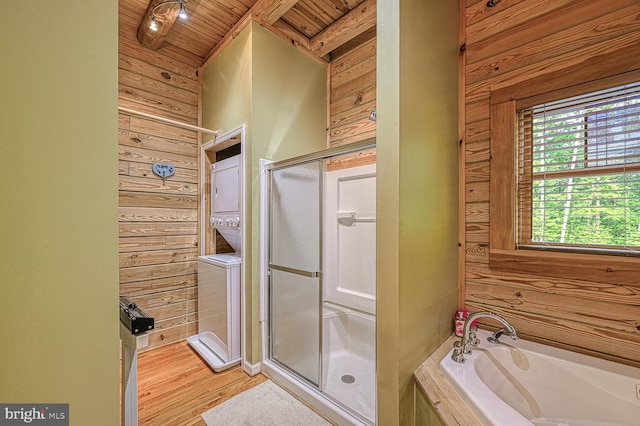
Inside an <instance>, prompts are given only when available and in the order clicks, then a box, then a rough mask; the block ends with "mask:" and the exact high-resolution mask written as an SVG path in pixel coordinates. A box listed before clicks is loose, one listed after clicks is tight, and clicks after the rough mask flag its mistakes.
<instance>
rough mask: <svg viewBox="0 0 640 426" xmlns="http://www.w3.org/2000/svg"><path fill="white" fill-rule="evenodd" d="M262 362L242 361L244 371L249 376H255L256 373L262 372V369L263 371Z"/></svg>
mask: <svg viewBox="0 0 640 426" xmlns="http://www.w3.org/2000/svg"><path fill="white" fill-rule="evenodd" d="M261 367H262V363H260V362H259V363H257V364H250V363H248V362H247V361H246V360H244V361H243V363H242V371H244V372H245V373H247V374H248V375H249V376H251V377H253V376H255V375H256V374H258V373H260V371H262V368H261Z"/></svg>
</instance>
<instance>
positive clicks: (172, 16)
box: [138, 0, 186, 50]
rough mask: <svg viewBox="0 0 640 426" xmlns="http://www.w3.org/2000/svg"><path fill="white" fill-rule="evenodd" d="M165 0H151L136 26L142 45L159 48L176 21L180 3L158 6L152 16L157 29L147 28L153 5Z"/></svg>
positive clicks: (154, 48)
mask: <svg viewBox="0 0 640 426" xmlns="http://www.w3.org/2000/svg"><path fill="white" fill-rule="evenodd" d="M165 1H166V0H151V2H150V3H149V6H148V7H147V10H146V11H145V12H144V16H143V18H142V21H141V22H140V26H139V27H138V41H139V42H140V44H141V45H142V46H144V47H148V48H149V49H152V50H158V49H159V48H160V46H161V45H162V42H164V39H165V38H166V37H167V34H169V30H171V27H172V26H173V23H174V22H175V21H176V18H177V17H178V13H180V5H179V4H178V3H170V4H167V5H164V6H160V7H159V8H158V9H157V10H156V11H155V12H154V13H153V16H154V17H155V18H156V26H157V27H158V30H157V31H153V30H152V29H151V28H149V25H150V24H151V11H152V10H153V8H154V7H156V6H157V5H159V4H160V3H164V2H165ZM185 3H186V2H185Z"/></svg>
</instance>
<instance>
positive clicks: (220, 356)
mask: <svg viewBox="0 0 640 426" xmlns="http://www.w3.org/2000/svg"><path fill="white" fill-rule="evenodd" d="M240 265H241V260H240V257H239V256H236V255H234V254H212V255H207V256H200V257H198V334H196V335H194V336H191V337H189V338H188V339H187V341H188V342H189V344H190V345H191V347H192V348H193V349H194V350H195V351H196V352H198V354H199V355H200V356H201V357H202V358H203V359H204V360H205V361H206V362H207V363H208V364H209V365H210V366H211V368H213V370H214V371H216V372H219V371H223V370H226V369H228V368H230V367H233V366H235V365H238V364H239V363H240Z"/></svg>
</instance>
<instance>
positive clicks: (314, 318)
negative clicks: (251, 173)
mask: <svg viewBox="0 0 640 426" xmlns="http://www.w3.org/2000/svg"><path fill="white" fill-rule="evenodd" d="M321 184H322V161H312V162H307V163H303V164H297V165H292V166H286V167H282V168H276V169H273V170H271V179H270V222H271V224H270V225H271V226H270V248H269V270H268V273H269V358H270V359H271V360H274V361H276V362H277V363H279V364H280V365H282V366H284V367H286V368H287V369H289V370H290V371H292V372H293V373H295V374H296V375H297V376H299V377H301V378H303V379H305V380H306V381H308V382H309V383H311V384H313V385H315V386H316V387H319V381H320V374H321V372H320V367H321V365H322V364H321V361H322V360H321V343H322V342H321V340H320V336H321V324H322V321H320V313H321V304H322V300H321V295H322V291H321V290H322V278H321V253H322V251H321V244H322V242H321V237H320V236H321V235H322V229H321V223H322V220H321V209H322V205H321V200H322V189H321V188H322V186H321Z"/></svg>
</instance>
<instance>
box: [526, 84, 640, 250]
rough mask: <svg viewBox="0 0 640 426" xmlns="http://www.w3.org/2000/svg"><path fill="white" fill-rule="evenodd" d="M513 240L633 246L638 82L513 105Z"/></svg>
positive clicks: (639, 229) (639, 178)
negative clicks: (515, 145)
mask: <svg viewBox="0 0 640 426" xmlns="http://www.w3.org/2000/svg"><path fill="white" fill-rule="evenodd" d="M517 143H518V149H517V153H518V154H517V155H518V158H517V162H518V163H517V164H518V167H517V173H518V180H517V182H518V183H517V199H518V209H517V214H518V218H517V219H518V245H534V246H536V245H537V246H559V247H568V248H571V247H577V248H579V247H583V248H605V249H607V248H608V249H620V248H622V249H628V248H633V247H636V248H640V82H637V83H633V84H628V85H624V86H618V87H614V88H610V89H607V90H601V91H597V92H592V93H587V94H583V95H580V96H575V97H571V98H567V99H561V100H558V101H554V102H548V103H544V104H541V105H536V106H534V107H531V108H527V109H524V110H521V111H518V142H517Z"/></svg>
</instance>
